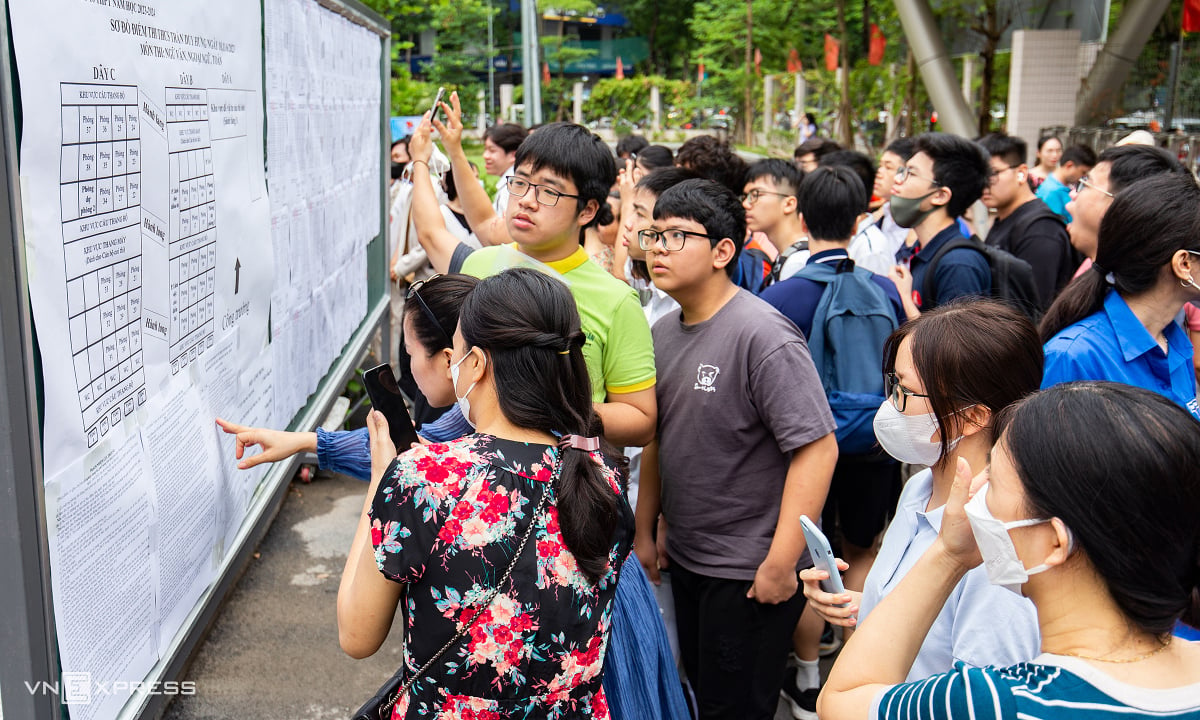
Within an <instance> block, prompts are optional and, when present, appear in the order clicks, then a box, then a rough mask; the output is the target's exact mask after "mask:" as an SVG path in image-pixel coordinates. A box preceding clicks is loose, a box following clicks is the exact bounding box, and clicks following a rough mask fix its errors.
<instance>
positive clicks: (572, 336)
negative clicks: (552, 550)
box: [460, 268, 623, 582]
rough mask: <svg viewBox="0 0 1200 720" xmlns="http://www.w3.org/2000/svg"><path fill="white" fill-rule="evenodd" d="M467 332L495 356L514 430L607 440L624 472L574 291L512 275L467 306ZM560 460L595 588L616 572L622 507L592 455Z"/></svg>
mask: <svg viewBox="0 0 1200 720" xmlns="http://www.w3.org/2000/svg"><path fill="white" fill-rule="evenodd" d="M460 327H461V328H462V334H463V339H464V340H466V342H467V344H468V345H471V346H475V347H479V348H480V349H482V350H484V351H485V352H487V353H488V354H489V356H490V358H491V362H492V368H493V375H494V377H495V384H496V395H497V398H498V400H499V404H500V411H501V412H502V413H503V414H504V417H505V418H507V419H508V420H509V422H511V423H513V424H514V425H517V426H518V427H523V428H530V429H536V430H542V431H545V432H547V433H552V434H555V435H558V436H565V435H575V436H581V437H599V438H601V439H600V452H601V453H603V454H604V455H605V456H606V457H607V458H608V459H609V461H610V464H613V465H616V466H617V467H618V468H620V467H623V466H622V465H621V464H620V462H619V461H620V460H623V457H622V456H621V455H620V454H619V453H618V452H617V451H616V450H615V448H613V447H612V446H611V445H609V444H608V443H607V442H606V441H604V440H603V438H602V434H603V428H602V426H601V422H600V418H599V416H598V415H596V411H595V408H594V407H593V406H592V397H591V394H592V390H591V382H590V380H589V378H588V369H587V363H586V362H585V360H584V358H583V344H584V341H585V338H584V335H583V332H582V330H581V328H580V321H579V312H578V310H577V309H576V306H575V299H574V298H573V297H572V296H571V292H570V290H568V289H567V287H566V285H564V284H563V283H562V282H560V281H558V280H555V279H553V278H551V277H550V276H548V275H545V274H543V273H540V272H538V271H536V270H530V269H527V268H516V269H512V270H506V271H504V272H502V273H500V274H499V275H496V276H493V277H491V278H488V279H486V280H484V281H483V282H481V283H480V284H479V285H478V286H477V287H476V288H475V290H474V292H472V293H471V295H470V296H469V297H468V298H467V300H466V301H465V302H464V303H463V307H462V312H461V314H460ZM558 452H559V457H560V460H559V477H558V480H557V482H556V486H555V488H554V491H555V493H556V495H557V498H558V500H557V503H556V505H557V507H558V525H559V529H560V530H561V532H562V536H563V541H564V542H565V543H566V545H567V549H569V550H570V551H571V553H572V554H573V555H574V556H575V560H576V562H577V563H578V565H579V569H580V570H581V571H582V572H583V573H584V575H585V576H586V577H587V578H588V579H589V580H591V581H593V582H594V581H596V580H597V579H598V578H600V577H601V576H602V575H603V574H604V572H605V570H606V569H607V567H608V555H609V550H610V548H611V547H612V543H613V542H614V540H615V536H616V531H617V528H618V522H619V521H620V518H621V516H620V501H619V498H618V496H617V493H616V491H615V490H614V489H613V488H612V486H611V485H610V484H609V483H608V481H607V480H606V479H605V475H604V472H603V469H602V467H601V466H600V464H598V463H597V462H596V461H595V460H594V459H593V458H592V456H591V454H590V453H589V452H587V451H584V450H580V449H577V448H576V447H573V446H569V445H568V446H566V447H560V449H559V451H558ZM621 482H622V483H623V480H622V481H621Z"/></svg>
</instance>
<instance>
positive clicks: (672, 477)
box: [223, 95, 1200, 720]
mask: <svg viewBox="0 0 1200 720" xmlns="http://www.w3.org/2000/svg"><path fill="white" fill-rule="evenodd" d="M442 109H443V110H444V112H445V118H446V120H445V122H441V121H438V120H436V119H431V118H426V119H425V120H424V121H423V122H422V123H421V125H420V126H419V127H418V129H417V130H416V132H415V134H414V135H413V137H412V138H411V139H410V141H409V142H408V143H407V147H406V148H405V151H406V152H405V156H406V157H407V159H408V162H407V166H406V169H405V172H403V173H398V174H397V178H398V179H397V182H398V183H408V184H409V185H408V186H406V187H404V188H403V189H402V192H404V193H409V194H410V197H409V200H408V201H407V205H405V207H406V208H408V207H411V211H410V212H411V220H412V226H413V236H414V238H415V240H416V241H417V243H418V244H419V246H420V249H421V251H422V252H423V253H424V254H425V257H426V258H427V260H428V261H429V263H430V265H431V266H430V267H429V268H428V270H427V271H426V272H427V273H436V274H435V275H434V276H432V277H430V278H429V279H427V280H424V281H418V282H413V283H412V284H411V285H408V286H407V290H404V291H402V292H403V297H404V301H403V305H402V309H401V321H400V322H401V326H402V329H403V346H404V348H405V350H406V351H407V353H406V356H407V357H406V359H405V361H404V362H405V364H406V366H407V367H405V368H402V369H403V370H404V372H405V373H406V374H407V375H408V376H409V377H411V378H412V379H413V381H414V382H413V383H412V388H413V392H414V393H415V394H416V393H419V394H421V395H422V396H423V398H424V401H423V402H424V404H423V405H422V407H428V408H429V410H428V413H427V415H428V417H427V418H423V420H425V422H424V424H422V425H421V427H420V428H418V432H419V434H420V435H421V437H422V439H423V444H421V445H420V446H417V447H414V448H412V449H404V448H400V449H397V448H395V447H393V446H391V443H390V441H389V440H388V433H387V429H386V422H385V421H384V420H383V419H382V417H381V416H380V415H379V414H378V413H372V415H371V417H370V419H369V422H368V428H367V429H364V430H360V431H353V432H339V433H327V432H325V431H319V432H318V433H317V434H315V435H309V434H303V433H282V432H277V431H271V430H265V429H260V428H245V427H241V426H237V425H233V424H230V423H224V422H223V427H225V429H226V430H227V431H228V432H232V433H236V434H237V449H238V455H239V458H241V459H242V463H243V464H244V465H247V466H248V465H251V464H256V463H258V462H264V461H274V460H278V459H281V458H283V457H286V456H287V455H288V454H290V453H294V452H298V451H301V450H305V449H308V450H315V451H316V452H317V453H318V456H319V458H320V460H321V463H322V465H324V466H328V467H331V468H335V469H339V470H342V471H344V472H348V473H350V474H353V475H355V476H358V477H361V478H363V479H365V480H368V481H369V482H370V485H369V490H368V492H367V496H366V499H365V501H364V507H363V513H362V515H361V517H360V520H359V527H358V530H357V534H356V536H355V540H354V543H353V545H352V547H351V550H350V554H349V558H348V560H347V564H346V570H345V572H344V574H343V579H342V584H341V588H340V591H339V597H338V623H339V630H340V634H341V638H342V645H343V647H344V648H345V649H346V651H347V652H348V653H350V654H351V655H354V656H364V655H368V654H371V653H373V652H375V650H377V649H378V647H379V646H380V644H381V643H382V642H383V640H384V638H385V637H386V635H387V630H388V627H390V624H391V621H392V617H393V616H394V615H395V613H396V610H397V607H398V605H399V603H400V602H401V600H402V598H406V600H405V610H406V612H405V620H406V623H407V631H408V632H407V635H406V650H407V652H406V656H405V664H404V668H403V672H402V673H401V676H402V677H404V679H405V683H404V685H403V686H402V692H400V693H399V698H398V701H397V703H396V705H395V707H394V708H393V709H391V710H389V711H388V712H389V713H390V715H389V716H390V717H393V718H489V719H490V718H497V719H498V718H518V717H519V718H566V717H590V718H607V717H615V718H618V719H619V720H632V719H634V718H638V719H640V718H652V719H656V718H663V719H668V718H669V719H671V720H675V719H677V718H678V719H682V718H687V717H699V718H763V719H769V718H773V717H775V714H776V712H777V708H778V706H779V704H780V701H781V699H782V700H784V701H786V703H787V707H788V708H789V709H790V711H791V713H792V715H793V716H794V717H796V718H797V719H798V720H807V719H808V718H816V717H821V718H829V719H840V718H865V717H889V718H891V717H896V718H901V717H922V718H923V717H931V718H932V717H938V718H942V717H967V716H972V717H975V716H981V717H982V716H986V717H997V718H999V717H1004V718H1017V717H1030V718H1040V717H1074V716H1077V715H1082V714H1084V713H1089V714H1100V715H1103V714H1109V715H1111V716H1113V717H1117V716H1120V717H1125V718H1128V717H1163V716H1170V717H1181V718H1182V717H1192V718H1200V700H1198V698H1200V646H1198V645H1196V644H1194V643H1192V642H1190V641H1189V640H1187V639H1186V638H1188V637H1191V636H1194V635H1195V633H1196V631H1195V629H1194V628H1195V626H1196V623H1197V622H1200V523H1197V522H1196V518H1197V517H1198V516H1200V424H1197V423H1198V420H1197V419H1198V418H1200V409H1198V407H1197V403H1196V369H1195V366H1194V364H1193V362H1192V357H1193V353H1192V346H1191V343H1190V340H1189V332H1191V331H1192V330H1193V329H1196V330H1200V324H1198V323H1194V322H1189V318H1190V317H1191V316H1192V315H1194V314H1200V313H1195V312H1194V311H1193V310H1190V309H1189V308H1191V307H1192V303H1193V302H1196V301H1200V285H1198V281H1197V278H1198V275H1197V273H1198V271H1200V186H1197V184H1196V180H1195V178H1194V177H1192V176H1191V175H1190V174H1188V173H1187V172H1186V171H1185V170H1184V169H1183V168H1182V167H1181V166H1180V165H1179V163H1178V162H1177V161H1176V160H1174V158H1172V157H1171V156H1170V155H1169V154H1167V153H1166V152H1165V151H1161V150H1158V149H1156V148H1152V147H1145V146H1128V147H1122V148H1113V149H1110V150H1106V151H1105V152H1103V153H1101V154H1100V155H1099V156H1098V157H1097V156H1096V155H1095V154H1094V153H1092V152H1091V151H1090V150H1088V149H1086V148H1074V147H1071V148H1066V149H1065V150H1064V149H1063V147H1062V143H1061V142H1060V141H1059V140H1058V139H1057V138H1053V139H1050V140H1046V141H1043V142H1040V143H1039V147H1038V161H1039V162H1038V164H1037V165H1036V166H1034V167H1032V168H1031V167H1030V166H1029V165H1028V163H1027V148H1026V146H1025V143H1024V142H1023V141H1021V140H1020V139H1019V138H1015V137H1009V136H1003V135H993V136H988V137H985V138H980V139H979V140H971V139H967V138H962V137H957V136H953V135H948V134H941V133H929V134H925V135H921V136H919V137H917V138H914V139H911V140H910V139H901V140H897V141H896V142H893V143H892V144H890V145H889V146H888V147H887V148H886V149H885V151H884V152H883V153H882V155H881V157H880V159H879V163H878V168H877V167H876V164H875V162H873V161H872V159H871V158H868V157H867V156H865V155H863V154H861V153H857V152H853V151H847V150H843V149H841V148H839V147H837V146H836V144H834V143H832V142H831V141H828V140H825V139H822V138H819V137H813V138H810V139H808V140H806V142H805V143H804V144H802V145H801V146H800V147H799V148H797V150H796V153H795V156H794V158H793V159H792V160H782V159H768V160H760V161H758V162H755V163H753V164H749V165H748V164H746V163H745V162H744V161H743V160H742V159H741V158H740V157H738V155H737V154H736V153H734V152H733V151H732V149H731V148H730V147H729V146H728V145H727V144H725V143H723V142H721V141H719V140H717V139H716V138H712V137H707V136H704V137H699V138H695V139H693V140H689V141H688V142H687V143H684V145H683V147H681V148H680V149H679V150H678V151H677V152H675V153H672V152H671V151H670V150H669V149H667V148H665V147H662V146H653V145H648V144H647V143H645V141H641V140H640V139H628V140H623V141H622V142H621V143H619V144H618V146H617V152H616V155H617V157H615V158H614V153H613V152H612V151H611V150H610V149H609V147H608V146H607V145H605V144H604V143H603V142H601V141H600V139H599V138H597V137H596V136H595V135H593V134H592V133H591V132H589V131H588V130H586V129H585V128H582V127H580V126H577V125H572V124H569V123H554V124H550V125H545V126H542V127H538V128H535V129H533V130H532V131H530V132H528V133H527V134H526V133H525V131H524V130H523V129H520V128H515V129H514V128H508V129H505V126H498V128H499V129H497V128H493V129H492V130H490V131H489V133H488V137H487V139H486V143H487V148H488V149H487V153H486V154H485V164H486V166H487V167H486V172H488V173H489V174H492V175H495V176H497V177H499V178H501V183H500V187H501V189H502V191H503V194H504V195H503V196H500V195H498V196H497V197H496V198H495V199H493V198H489V197H488V195H487V193H486V192H485V191H484V190H483V188H482V186H481V185H480V184H478V183H476V182H470V181H468V182H461V181H460V182H458V183H457V187H456V189H455V197H456V201H457V207H458V208H459V209H458V210H455V212H456V213H457V214H458V215H460V216H461V218H462V221H463V223H465V225H464V227H466V228H467V229H469V231H470V235H471V240H467V239H464V238H463V237H461V236H460V235H459V234H456V233H455V232H452V231H451V230H450V229H448V227H447V225H448V221H447V219H446V216H445V215H444V214H443V212H442V211H441V210H440V207H441V206H442V205H444V204H445V203H446V202H447V199H446V196H445V193H442V194H441V195H439V192H438V178H437V175H438V174H439V173H438V172H436V170H438V169H448V170H450V171H452V172H453V173H454V176H455V177H458V178H464V177H467V178H469V177H471V175H470V172H471V170H470V165H469V162H468V161H467V157H466V154H465V152H464V151H463V148H462V132H463V129H462V123H461V113H460V109H459V105H458V99H457V97H456V96H453V95H452V96H451V102H450V103H449V104H446V105H444V106H443V108H442ZM435 131H436V133H437V135H438V136H439V137H440V140H441V144H442V147H443V148H444V156H443V155H442V153H441V152H439V151H437V150H436V149H435V147H434V142H433V138H434V132H435ZM517 138H519V139H517ZM510 146H511V147H510ZM443 174H444V173H443ZM1037 178H1042V179H1041V181H1040V186H1039V187H1037V190H1036V192H1035V189H1034V187H1035V185H1036V179H1037ZM1058 186H1062V187H1063V188H1066V191H1067V194H1068V198H1067V201H1065V202H1063V203H1061V207H1060V206H1059V205H1057V204H1056V203H1057V202H1058V200H1057V195H1055V193H1060V191H1059V190H1058ZM444 189H445V188H444V187H443V190H444ZM1043 197H1045V198H1047V199H1046V200H1045V201H1044V200H1043V199H1041V198H1043ZM980 199H982V201H983V205H984V206H985V207H987V208H988V209H989V210H992V211H994V215H995V219H994V222H991V223H988V222H986V220H987V218H984V217H978V216H976V217H974V218H972V219H973V221H974V222H973V224H974V226H975V227H984V226H986V225H989V224H990V226H991V227H990V232H988V233H987V241H986V244H985V243H984V242H982V241H979V240H978V239H977V238H975V237H973V235H974V233H973V232H972V224H971V221H970V220H969V219H966V218H964V216H967V215H970V214H972V213H971V208H972V206H974V205H975V204H976V201H978V200H980ZM407 212H409V211H407V210H406V213H407ZM1064 213H1065V214H1066V217H1065V218H1064V217H1062V215H1063V214H1064ZM393 219H394V220H395V218H393ZM405 227H406V228H407V223H405ZM597 243H598V244H597ZM601 246H602V247H601ZM598 248H601V249H599V250H598ZM602 248H608V250H607V251H603V252H602V251H601V250H602ZM437 274H440V276H439V275H437ZM1022 278H1023V279H1024V280H1022ZM398 280H399V281H400V283H401V285H400V287H402V286H403V282H404V278H398ZM1020 282H1024V285H1023V286H1021V285H1020ZM1022 292H1023V293H1024V294H1022ZM447 408H448V409H447ZM253 446H258V447H259V448H260V452H259V453H258V454H257V455H250V454H248V453H246V448H249V447H253ZM398 450H402V451H404V452H401V453H400V454H399V455H398V456H397V451H398ZM979 471H982V472H979ZM976 472H978V475H976ZM906 476H907V480H904V478H905V477H906ZM801 515H806V516H808V517H809V518H813V519H814V520H815V519H818V518H819V519H821V523H822V526H823V529H824V532H825V534H826V535H828V536H829V538H830V539H831V540H832V541H833V544H834V545H835V547H836V548H837V549H838V551H839V553H840V557H841V560H840V561H839V570H840V572H841V573H842V577H843V580H844V586H845V591H844V592H837V593H831V592H827V591H826V590H824V589H823V585H822V581H824V580H827V579H828V574H827V573H826V572H825V571H824V570H822V569H819V568H817V567H814V563H813V561H812V559H811V557H810V554H809V552H808V549H807V548H806V544H805V539H804V536H803V534H802V532H801V526H800V523H799V518H800V516H801ZM1189 623H1190V625H1189ZM827 628H837V631H836V634H835V638H836V637H837V636H840V637H841V638H843V639H844V641H845V645H844V647H842V648H841V650H840V653H841V654H840V656H839V657H838V659H837V660H836V662H835V664H834V666H833V670H832V672H831V674H830V675H829V678H828V681H827V683H826V684H825V685H824V687H823V688H822V684H821V680H820V676H819V672H818V664H817V663H818V657H819V649H820V646H821V644H822V635H823V632H825V631H826V629H827Z"/></svg>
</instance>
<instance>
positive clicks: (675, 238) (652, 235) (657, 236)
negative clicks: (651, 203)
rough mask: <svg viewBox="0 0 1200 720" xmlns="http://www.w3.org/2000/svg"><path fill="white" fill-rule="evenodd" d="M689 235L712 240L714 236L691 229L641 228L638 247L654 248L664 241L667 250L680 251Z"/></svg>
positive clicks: (663, 244) (644, 248)
mask: <svg viewBox="0 0 1200 720" xmlns="http://www.w3.org/2000/svg"><path fill="white" fill-rule="evenodd" d="M688 235H691V236H693V237H702V238H704V239H705V240H708V241H709V242H712V237H710V236H708V235H705V234H704V233H698V232H692V231H690V230H639V231H638V247H640V248H641V249H643V250H652V249H653V248H654V247H655V246H656V245H658V244H659V243H662V246H663V247H664V248H666V250H667V252H679V251H680V250H682V249H683V244H684V243H685V242H687V238H688Z"/></svg>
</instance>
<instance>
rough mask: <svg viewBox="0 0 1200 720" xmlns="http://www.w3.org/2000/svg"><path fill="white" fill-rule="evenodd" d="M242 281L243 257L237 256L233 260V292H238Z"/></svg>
mask: <svg viewBox="0 0 1200 720" xmlns="http://www.w3.org/2000/svg"><path fill="white" fill-rule="evenodd" d="M241 282H242V259H241V258H237V259H236V260H234V261H233V294H234V295H237V294H238V286H239V285H240V284H241Z"/></svg>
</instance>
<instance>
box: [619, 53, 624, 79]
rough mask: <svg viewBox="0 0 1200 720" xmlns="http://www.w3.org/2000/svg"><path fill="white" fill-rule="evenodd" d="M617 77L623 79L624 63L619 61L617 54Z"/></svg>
mask: <svg viewBox="0 0 1200 720" xmlns="http://www.w3.org/2000/svg"><path fill="white" fill-rule="evenodd" d="M617 79H618V80H624V79H625V63H623V62H621V56H620V55H618V56H617Z"/></svg>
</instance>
